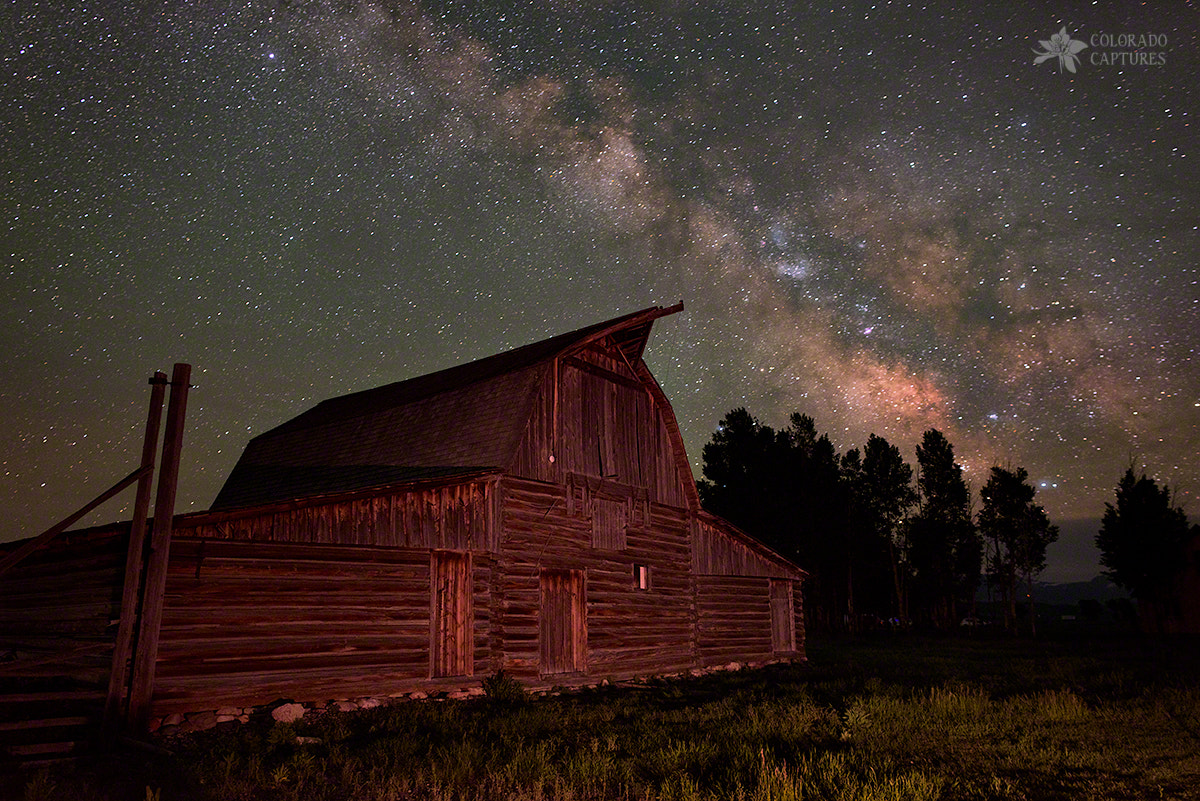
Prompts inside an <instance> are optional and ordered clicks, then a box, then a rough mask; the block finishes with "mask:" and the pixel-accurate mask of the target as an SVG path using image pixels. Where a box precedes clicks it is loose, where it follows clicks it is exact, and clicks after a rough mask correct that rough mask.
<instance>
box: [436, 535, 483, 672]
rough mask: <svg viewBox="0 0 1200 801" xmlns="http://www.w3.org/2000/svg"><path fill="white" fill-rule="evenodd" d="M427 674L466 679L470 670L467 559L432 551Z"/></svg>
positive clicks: (470, 617)
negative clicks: (463, 677)
mask: <svg viewBox="0 0 1200 801" xmlns="http://www.w3.org/2000/svg"><path fill="white" fill-rule="evenodd" d="M430 567H431V572H430V578H431V582H430V583H431V585H432V586H431V592H432V608H431V610H430V613H431V614H430V631H429V639H430V642H429V670H430V675H431V676H433V677H437V676H470V675H471V673H472V669H473V660H472V651H473V649H472V637H471V634H472V629H473V628H474V626H473V617H474V616H473V615H472V610H471V558H470V555H469V554H465V553H457V552H454V551H434V552H433V557H432V562H431V564H430Z"/></svg>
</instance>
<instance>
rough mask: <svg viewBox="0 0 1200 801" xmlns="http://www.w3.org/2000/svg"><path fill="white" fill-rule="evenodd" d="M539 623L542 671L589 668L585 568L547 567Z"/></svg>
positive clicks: (575, 670) (545, 672) (575, 671)
mask: <svg viewBox="0 0 1200 801" xmlns="http://www.w3.org/2000/svg"><path fill="white" fill-rule="evenodd" d="M540 584H541V605H540V609H539V623H538V655H539V657H540V660H541V672H542V674H551V673H579V672H582V671H584V670H586V669H587V598H586V596H585V589H584V582H583V571H582V570H543V571H542V572H541V581H540Z"/></svg>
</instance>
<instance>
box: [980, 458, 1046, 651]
mask: <svg viewBox="0 0 1200 801" xmlns="http://www.w3.org/2000/svg"><path fill="white" fill-rule="evenodd" d="M1028 479H1029V473H1027V472H1026V471H1025V468H1023V467H1018V468H1017V469H1016V470H1015V471H1012V470H1006V469H1005V468H1003V467H993V468H992V472H991V476H990V477H989V478H988V482H987V484H985V485H984V486H983V489H981V490H980V491H979V496H980V498H981V499H982V501H983V507H982V508H981V509H980V510H979V530H980V532H981V533H982V535H983V536H984V537H985V538H986V539H987V540H989V541H990V542H991V543H992V550H991V552H990V553H989V554H988V562H989V570H988V573H989V577H990V578H991V579H992V580H993V581H995V582H997V583H998V584H999V585H1000V588H1001V593H1002V594H1003V596H1004V600H1005V608H1004V612H1005V614H1004V622H1005V626H1006V627H1007V628H1009V629H1010V630H1012V631H1015V630H1016V625H1017V580H1018V579H1019V578H1024V579H1025V582H1026V586H1027V589H1028V592H1027V596H1028V598H1029V625H1030V631H1031V633H1033V634H1036V633H1037V624H1036V622H1035V620H1034V606H1033V576H1034V575H1035V574H1037V573H1040V572H1041V571H1042V570H1044V569H1045V567H1046V547H1047V546H1048V545H1049V544H1050V543H1052V542H1054V541H1055V540H1057V539H1058V527H1057V526H1052V525H1050V518H1049V517H1048V516H1047V515H1046V510H1045V509H1043V508H1042V507H1041V506H1039V505H1037V504H1035V503H1034V502H1033V499H1034V496H1036V495H1037V490H1036V489H1034V487H1033V485H1031V484H1029V483H1028Z"/></svg>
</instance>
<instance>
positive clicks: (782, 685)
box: [12, 637, 1200, 801]
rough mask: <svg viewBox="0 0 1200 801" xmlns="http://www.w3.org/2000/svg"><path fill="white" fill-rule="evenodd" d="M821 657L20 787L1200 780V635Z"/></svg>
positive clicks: (444, 712)
mask: <svg viewBox="0 0 1200 801" xmlns="http://www.w3.org/2000/svg"><path fill="white" fill-rule="evenodd" d="M809 658H810V661H809V664H808V665H806V666H805V665H787V666H783V665H777V666H771V667H767V668H763V669H759V670H744V671H739V672H731V673H722V674H713V675H709V676H704V677H700V678H687V679H675V680H655V681H650V682H648V683H646V684H644V685H639V686H635V687H610V688H604V689H597V690H591V691H583V692H579V693H566V694H562V695H559V696H553V697H541V698H522V697H520V696H519V693H517V692H511V691H512V690H513V689H514V688H512V687H511V686H509V687H505V686H504V685H503V684H502V685H500V686H499V687H497V688H495V689H496V691H495V692H494V697H492V698H486V699H480V700H472V701H442V702H410V703H404V704H399V705H395V706H391V707H381V708H378V709H372V710H365V711H360V712H355V713H344V714H327V715H324V716H322V717H319V718H315V719H312V720H308V719H305V720H302V721H300V722H299V723H296V724H289V725H276V726H270V725H267V724H266V723H264V724H262V725H255V724H253V723H252V724H250V725H247V726H242V727H239V728H234V729H226V730H220V731H215V730H214V731H209V732H205V733H202V734H197V735H192V736H190V737H188V738H180V739H178V740H176V741H174V742H172V743H170V747H171V748H172V750H173V755H172V756H170V757H166V756H159V757H150V756H136V755H126V756H123V757H120V758H109V759H107V760H98V761H96V762H94V763H88V764H81V765H79V766H77V767H73V768H71V767H68V768H62V767H59V768H55V769H52V770H44V771H41V772H37V773H32V774H28V775H24V776H22V777H20V778H19V780H18V781H17V782H16V783H15V785H16V786H14V787H13V788H12V790H13V791H14V792H15V795H13V796H12V797H15V798H25V799H50V798H64V799H117V798H131V799H137V801H146V800H147V799H156V798H157V799H161V801H169V800H173V799H231V800H232V799H305V800H307V799H330V800H331V801H332V799H348V800H357V799H363V800H364V801H365V800H366V799H372V800H374V799H426V798H430V799H498V800H499V799H506V800H507V799H513V800H516V799H647V800H650V799H747V801H749V800H750V799H754V800H755V801H767V800H768V799H772V800H775V799H778V800H783V799H964V800H965V799H1037V800H1040V799H1159V798H1200V648H1198V647H1197V645H1196V643H1194V642H1191V643H1188V642H1183V643H1181V642H1152V641H1143V640H1139V639H1099V640H1092V641H1088V642H1083V641H1066V640H1057V641H1038V642H1028V641H1015V642H1014V641H1008V640H987V639H973V640H958V639H925V638H907V637H897V638H891V637H885V638H880V639H874V640H842V641H832V642H822V643H810V645H809ZM505 689H507V690H509V691H510V692H508V693H507V694H506V693H505V692H503V690H505Z"/></svg>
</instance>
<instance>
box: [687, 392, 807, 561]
mask: <svg viewBox="0 0 1200 801" xmlns="http://www.w3.org/2000/svg"><path fill="white" fill-rule="evenodd" d="M703 457H704V469H703V474H704V478H703V479H701V480H700V481H698V482H697V483H696V489H697V491H698V492H699V494H700V502H701V503H702V504H703V505H704V508H705V509H707V510H708V511H710V512H712V513H713V514H717V515H720V516H721V517H724V518H725V519H726V520H728V521H729V522H731V523H733V524H734V525H736V526H738V527H740V528H742V529H744V530H745V531H747V532H749V533H751V534H753V535H754V536H755V537H758V538H759V539H761V540H763V541H764V542H766V543H767V544H768V545H772V546H773V547H776V548H777V549H779V550H781V551H782V552H784V553H786V550H785V540H786V537H785V534H784V532H783V531H781V530H779V522H780V521H779V516H780V515H779V509H778V503H777V501H776V499H775V498H774V497H772V493H771V488H772V486H773V485H774V484H775V483H777V481H778V478H777V476H775V475H773V468H774V467H775V466H776V465H777V464H778V463H779V460H780V455H779V448H778V444H777V440H776V436H775V431H774V430H773V429H771V427H770V426H765V425H763V424H761V423H759V422H758V420H756V419H755V418H754V417H752V416H751V415H750V413H749V412H747V411H746V410H745V409H744V408H740V409H734V410H733V411H731V412H729V413H728V414H726V415H725V417H724V418H722V420H721V422H720V423H719V424H718V425H717V430H716V432H714V433H713V436H712V441H710V442H709V443H708V444H706V445H705V446H704V450H703ZM787 555H789V556H793V555H794V554H790V553H787Z"/></svg>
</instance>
